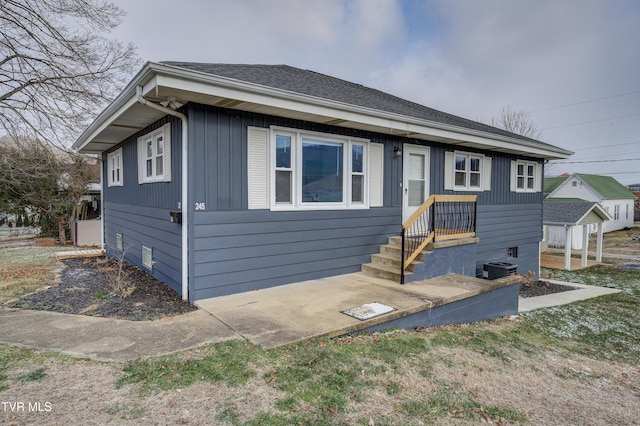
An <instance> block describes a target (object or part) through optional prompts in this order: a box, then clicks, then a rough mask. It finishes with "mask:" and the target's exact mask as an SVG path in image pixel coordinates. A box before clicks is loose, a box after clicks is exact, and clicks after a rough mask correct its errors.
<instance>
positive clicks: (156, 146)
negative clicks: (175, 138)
mask: <svg viewBox="0 0 640 426" xmlns="http://www.w3.org/2000/svg"><path fill="white" fill-rule="evenodd" d="M170 181H171V124H170V123H167V124H165V125H164V126H162V127H160V128H159V129H157V130H154V131H153V132H150V133H147V134H146V135H144V136H141V137H139V138H138V183H151V182H170Z"/></svg>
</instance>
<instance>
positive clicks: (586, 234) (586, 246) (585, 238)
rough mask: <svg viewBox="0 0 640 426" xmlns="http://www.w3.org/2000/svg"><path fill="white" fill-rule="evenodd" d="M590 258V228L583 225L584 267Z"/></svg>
mask: <svg viewBox="0 0 640 426" xmlns="http://www.w3.org/2000/svg"><path fill="white" fill-rule="evenodd" d="M588 257H589V226H588V225H582V259H581V261H580V264H581V265H582V266H583V267H586V266H587V260H588Z"/></svg>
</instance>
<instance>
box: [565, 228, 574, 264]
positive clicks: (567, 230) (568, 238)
mask: <svg viewBox="0 0 640 426" xmlns="http://www.w3.org/2000/svg"><path fill="white" fill-rule="evenodd" d="M572 229H573V226H567V225H565V237H564V269H566V270H567V271H570V270H571V230H572Z"/></svg>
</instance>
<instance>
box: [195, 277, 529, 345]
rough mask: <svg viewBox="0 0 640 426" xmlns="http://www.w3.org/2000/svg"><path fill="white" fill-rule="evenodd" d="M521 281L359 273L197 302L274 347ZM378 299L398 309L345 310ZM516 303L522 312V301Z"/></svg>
mask: <svg viewBox="0 0 640 426" xmlns="http://www.w3.org/2000/svg"><path fill="white" fill-rule="evenodd" d="M518 281H519V277H507V278H502V279H500V280H493V281H488V280H482V279H478V278H474V277H468V276H463V275H456V274H450V275H445V276H441V277H437V278H432V279H429V280H423V281H417V282H413V283H409V284H405V285H400V284H398V283H395V282H392V281H388V280H384V279H380V278H375V277H371V276H369V275H367V274H364V273H361V272H357V273H353V274H347V275H339V276H335V277H329V278H323V279H317V280H311V281H305V282H301V283H295V284H289V285H283V286H279V287H273V288H269V289H264V290H257V291H254V292H247V293H239V294H233V295H229V296H219V297H215V298H211V299H205V300H200V301H198V302H196V305H197V306H198V307H200V308H201V309H204V310H206V311H207V312H209V313H210V314H211V315H213V316H215V317H216V318H218V319H219V320H220V321H221V322H223V323H224V324H226V325H227V326H229V327H230V328H231V329H233V330H234V331H235V332H237V333H238V334H240V335H242V336H244V337H245V338H247V339H249V340H250V341H251V342H253V343H255V344H258V345H261V346H263V347H265V348H273V347H277V346H281V345H284V344H287V343H292V342H297V341H302V340H306V339H309V338H314V337H333V336H339V335H342V334H346V333H351V332H355V331H359V330H365V329H371V328H372V327H375V326H378V325H380V324H383V323H390V322H392V321H394V320H397V319H399V318H403V317H407V316H410V315H413V314H416V313H419V312H424V311H427V310H430V309H432V308H435V307H438V306H441V305H445V304H449V303H453V302H456V301H459V300H463V299H468V298H471V297H473V296H476V295H479V294H483V293H487V292H491V291H493V290H496V289H499V288H502V287H505V286H508V285H510V284H513V283H515V282H518ZM516 299H517V296H516ZM372 302H378V303H382V304H384V305H387V306H391V307H393V308H394V309H395V310H394V311H393V312H390V313H388V314H384V315H380V316H377V317H375V318H371V319H368V320H364V321H361V320H358V319H356V318H353V317H351V316H348V315H345V314H343V313H341V311H345V310H347V309H352V308H355V307H358V306H361V305H364V304H366V303H372ZM515 303H516V311H517V300H516V302H515ZM514 313H517V312H514Z"/></svg>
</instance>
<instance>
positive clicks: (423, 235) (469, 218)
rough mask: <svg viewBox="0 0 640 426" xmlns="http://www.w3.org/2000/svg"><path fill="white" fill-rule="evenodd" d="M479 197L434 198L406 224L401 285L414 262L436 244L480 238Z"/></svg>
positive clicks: (429, 199)
mask: <svg viewBox="0 0 640 426" xmlns="http://www.w3.org/2000/svg"><path fill="white" fill-rule="evenodd" d="M476 200H477V197H476V196H475V195H432V196H431V197H429V198H428V199H427V200H426V201H425V202H424V203H423V204H422V205H421V206H420V207H418V209H417V210H416V211H415V212H414V213H413V214H412V215H411V217H409V219H407V221H406V222H404V223H403V224H402V257H401V259H402V261H401V262H400V267H401V274H400V277H401V278H400V282H401V283H402V284H404V274H405V271H406V269H407V268H408V267H409V265H410V264H411V262H413V260H414V259H415V258H416V257H417V256H418V255H419V254H420V252H421V251H422V250H424V248H425V247H426V246H427V245H428V244H429V243H430V242H432V241H442V240H452V239H461V238H471V237H475V235H476Z"/></svg>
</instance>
